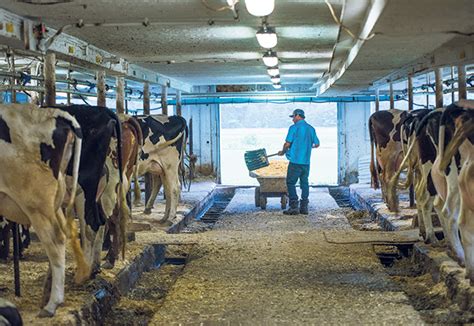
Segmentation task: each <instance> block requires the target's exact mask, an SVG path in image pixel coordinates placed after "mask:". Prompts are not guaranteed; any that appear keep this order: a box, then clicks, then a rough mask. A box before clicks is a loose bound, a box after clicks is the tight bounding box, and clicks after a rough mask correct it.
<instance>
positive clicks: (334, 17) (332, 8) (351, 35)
mask: <svg viewBox="0 0 474 326" xmlns="http://www.w3.org/2000/svg"><path fill="white" fill-rule="evenodd" d="M324 2H326V4H327V6H328V8H329V11H330V12H331V16H332V18H333V19H334V21H335V22H336V24H338V25H339V27H340V28H342V29H343V30H345V31H346V32H347V34H349V35H350V37H352V38H353V39H354V40H360V41H368V40H370V39H372V38H373V37H374V36H375V35H376V34H375V33H372V34H370V35H369V36H367V38H362V37H358V36H355V34H354V33H353V32H352V31H351V30H350V29H349V27H347V26H346V25H344V24H343V23H342V22H341V21H340V20H339V18H337V16H336V12H335V10H334V7H333V6H332V5H331V4H330V3H329V0H324Z"/></svg>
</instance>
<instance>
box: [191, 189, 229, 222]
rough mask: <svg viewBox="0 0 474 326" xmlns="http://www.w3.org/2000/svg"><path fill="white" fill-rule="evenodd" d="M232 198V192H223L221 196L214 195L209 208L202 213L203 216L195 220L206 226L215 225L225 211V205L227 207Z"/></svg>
mask: <svg viewBox="0 0 474 326" xmlns="http://www.w3.org/2000/svg"><path fill="white" fill-rule="evenodd" d="M233 197H234V193H233V192H232V193H228V192H225V193H222V194H217V195H215V197H214V201H213V203H212V205H211V207H209V209H208V210H207V211H206V212H205V213H204V215H202V216H201V217H200V218H199V217H198V219H197V220H198V221H199V222H202V223H206V224H215V223H216V222H217V220H218V219H219V217H220V216H221V215H222V213H223V212H224V210H225V209H226V207H227V205H229V203H230V201H231V200H232V198H233Z"/></svg>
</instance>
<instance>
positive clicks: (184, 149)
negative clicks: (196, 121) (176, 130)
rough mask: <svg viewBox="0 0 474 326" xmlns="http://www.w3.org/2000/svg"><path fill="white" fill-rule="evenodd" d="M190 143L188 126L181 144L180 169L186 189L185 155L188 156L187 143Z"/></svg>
mask: <svg viewBox="0 0 474 326" xmlns="http://www.w3.org/2000/svg"><path fill="white" fill-rule="evenodd" d="M187 141H188V126H187V125H186V127H185V129H184V133H183V139H182V142H181V151H180V160H179V169H180V171H181V179H182V180H181V182H182V185H183V186H184V187H186V168H185V166H184V155H185V154H186V143H187Z"/></svg>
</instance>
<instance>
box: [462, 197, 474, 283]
mask: <svg viewBox="0 0 474 326" xmlns="http://www.w3.org/2000/svg"><path fill="white" fill-rule="evenodd" d="M473 213H474V212H472V211H470V210H469V209H468V208H467V207H463V204H462V199H461V216H460V219H459V231H460V233H461V241H462V244H463V248H464V254H465V262H466V278H467V279H469V280H470V282H471V285H474V214H473Z"/></svg>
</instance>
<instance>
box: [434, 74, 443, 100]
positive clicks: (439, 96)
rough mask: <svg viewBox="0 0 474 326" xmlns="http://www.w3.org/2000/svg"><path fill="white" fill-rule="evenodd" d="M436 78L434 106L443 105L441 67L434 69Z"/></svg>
mask: <svg viewBox="0 0 474 326" xmlns="http://www.w3.org/2000/svg"><path fill="white" fill-rule="evenodd" d="M435 80H436V85H435V86H436V107H437V108H442V107H443V68H436V70H435Z"/></svg>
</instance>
